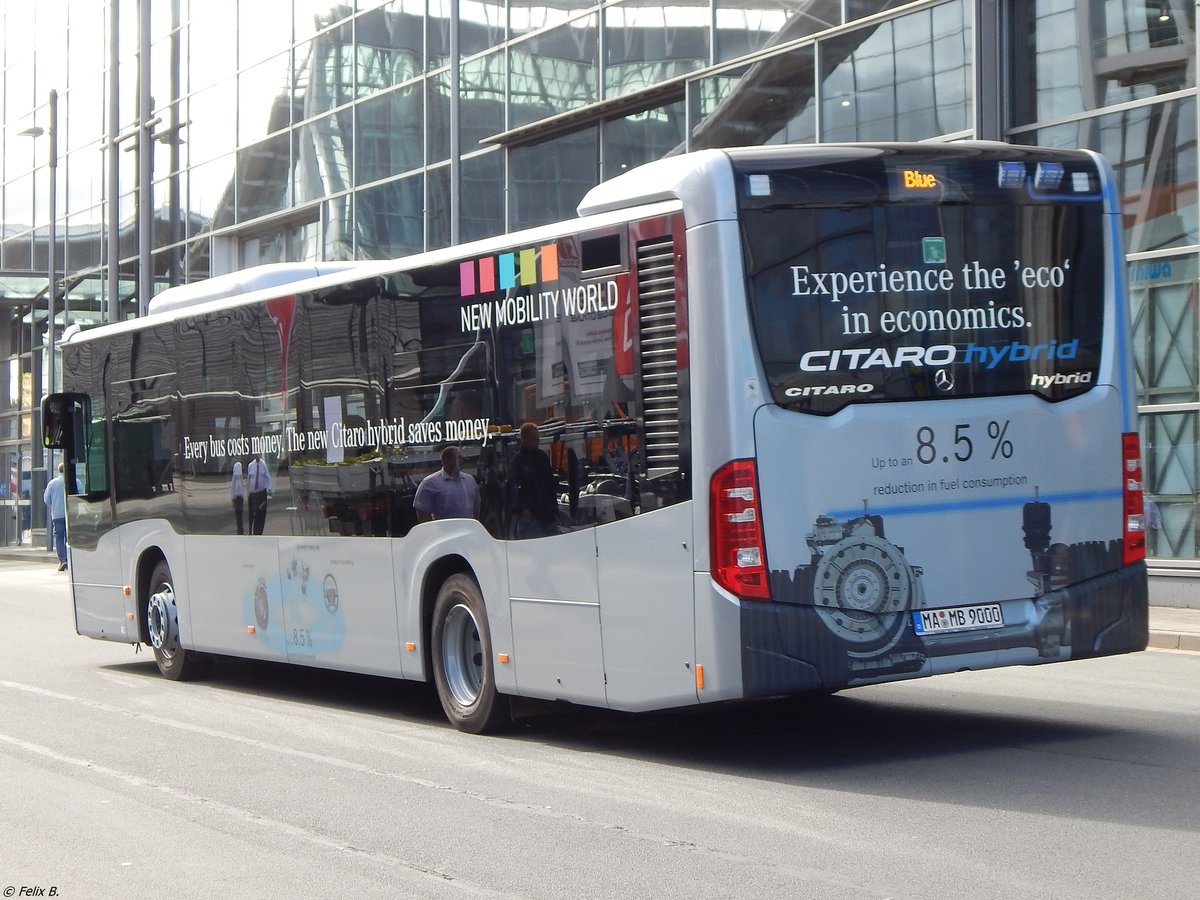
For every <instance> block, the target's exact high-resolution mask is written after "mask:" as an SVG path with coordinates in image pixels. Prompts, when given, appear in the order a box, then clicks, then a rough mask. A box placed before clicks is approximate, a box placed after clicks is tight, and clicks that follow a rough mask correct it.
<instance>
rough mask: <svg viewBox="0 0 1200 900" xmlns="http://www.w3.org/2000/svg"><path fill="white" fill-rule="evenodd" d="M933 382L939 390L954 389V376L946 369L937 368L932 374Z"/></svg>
mask: <svg viewBox="0 0 1200 900" xmlns="http://www.w3.org/2000/svg"><path fill="white" fill-rule="evenodd" d="M933 383H934V384H936V385H937V388H938V390H939V391H952V390H954V376H953V375H951V374H950V372H949V371H947V370H946V369H938V370H937V373H936V374H935V375H934V376H933Z"/></svg>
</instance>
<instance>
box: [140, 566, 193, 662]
mask: <svg viewBox="0 0 1200 900" xmlns="http://www.w3.org/2000/svg"><path fill="white" fill-rule="evenodd" d="M146 630H147V632H148V633H149V637H150V647H151V649H153V650H154V661H155V662H156V663H158V671H159V672H161V673H162V675H163V677H165V678H169V679H170V680H171V681H182V680H184V679H186V678H190V677H192V676H193V675H195V674H196V670H197V669H198V668H199V659H198V657H197V654H195V653H192V652H189V651H187V650H185V649H184V648H183V647H182V646H181V645H180V643H179V608H178V606H177V604H176V602H175V588H174V581H173V580H172V578H171V567H170V566H168V565H167V563H166V561H165V560H160V561H159V562H158V563H157V564H156V565H155V566H154V571H153V573H151V575H150V594H149V596H148V597H147V598H146Z"/></svg>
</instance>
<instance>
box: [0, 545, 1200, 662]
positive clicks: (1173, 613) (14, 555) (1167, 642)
mask: <svg viewBox="0 0 1200 900" xmlns="http://www.w3.org/2000/svg"><path fill="white" fill-rule="evenodd" d="M4 559H13V560H24V561H26V562H44V563H46V564H47V565H57V564H58V557H56V556H55V555H54V551H52V550H46V549H44V548H42V547H31V546H29V545H28V544H26V545H25V546H22V547H0V560H4ZM1150 646H1151V647H1156V648H1159V649H1162V650H1192V651H1195V652H1198V653H1200V609H1184V608H1182V607H1176V606H1152V607H1150Z"/></svg>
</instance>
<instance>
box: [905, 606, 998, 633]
mask: <svg viewBox="0 0 1200 900" xmlns="http://www.w3.org/2000/svg"><path fill="white" fill-rule="evenodd" d="M912 617H913V629H914V630H915V631H916V632H917V634H946V633H947V632H950V631H975V630H978V629H982V628H1000V627H1002V626H1003V625H1004V613H1003V612H1001V610H1000V604H999V603H984V604H981V605H979V606H952V607H949V608H948V609H921V610H915V611H914V612H913V614H912Z"/></svg>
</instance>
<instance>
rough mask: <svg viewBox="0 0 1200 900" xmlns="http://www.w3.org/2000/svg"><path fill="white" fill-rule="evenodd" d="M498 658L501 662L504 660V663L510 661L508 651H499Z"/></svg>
mask: <svg viewBox="0 0 1200 900" xmlns="http://www.w3.org/2000/svg"><path fill="white" fill-rule="evenodd" d="M496 659H498V660H500V662H502V663H505V664H507V663H508V654H507V653H497V654H496Z"/></svg>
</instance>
